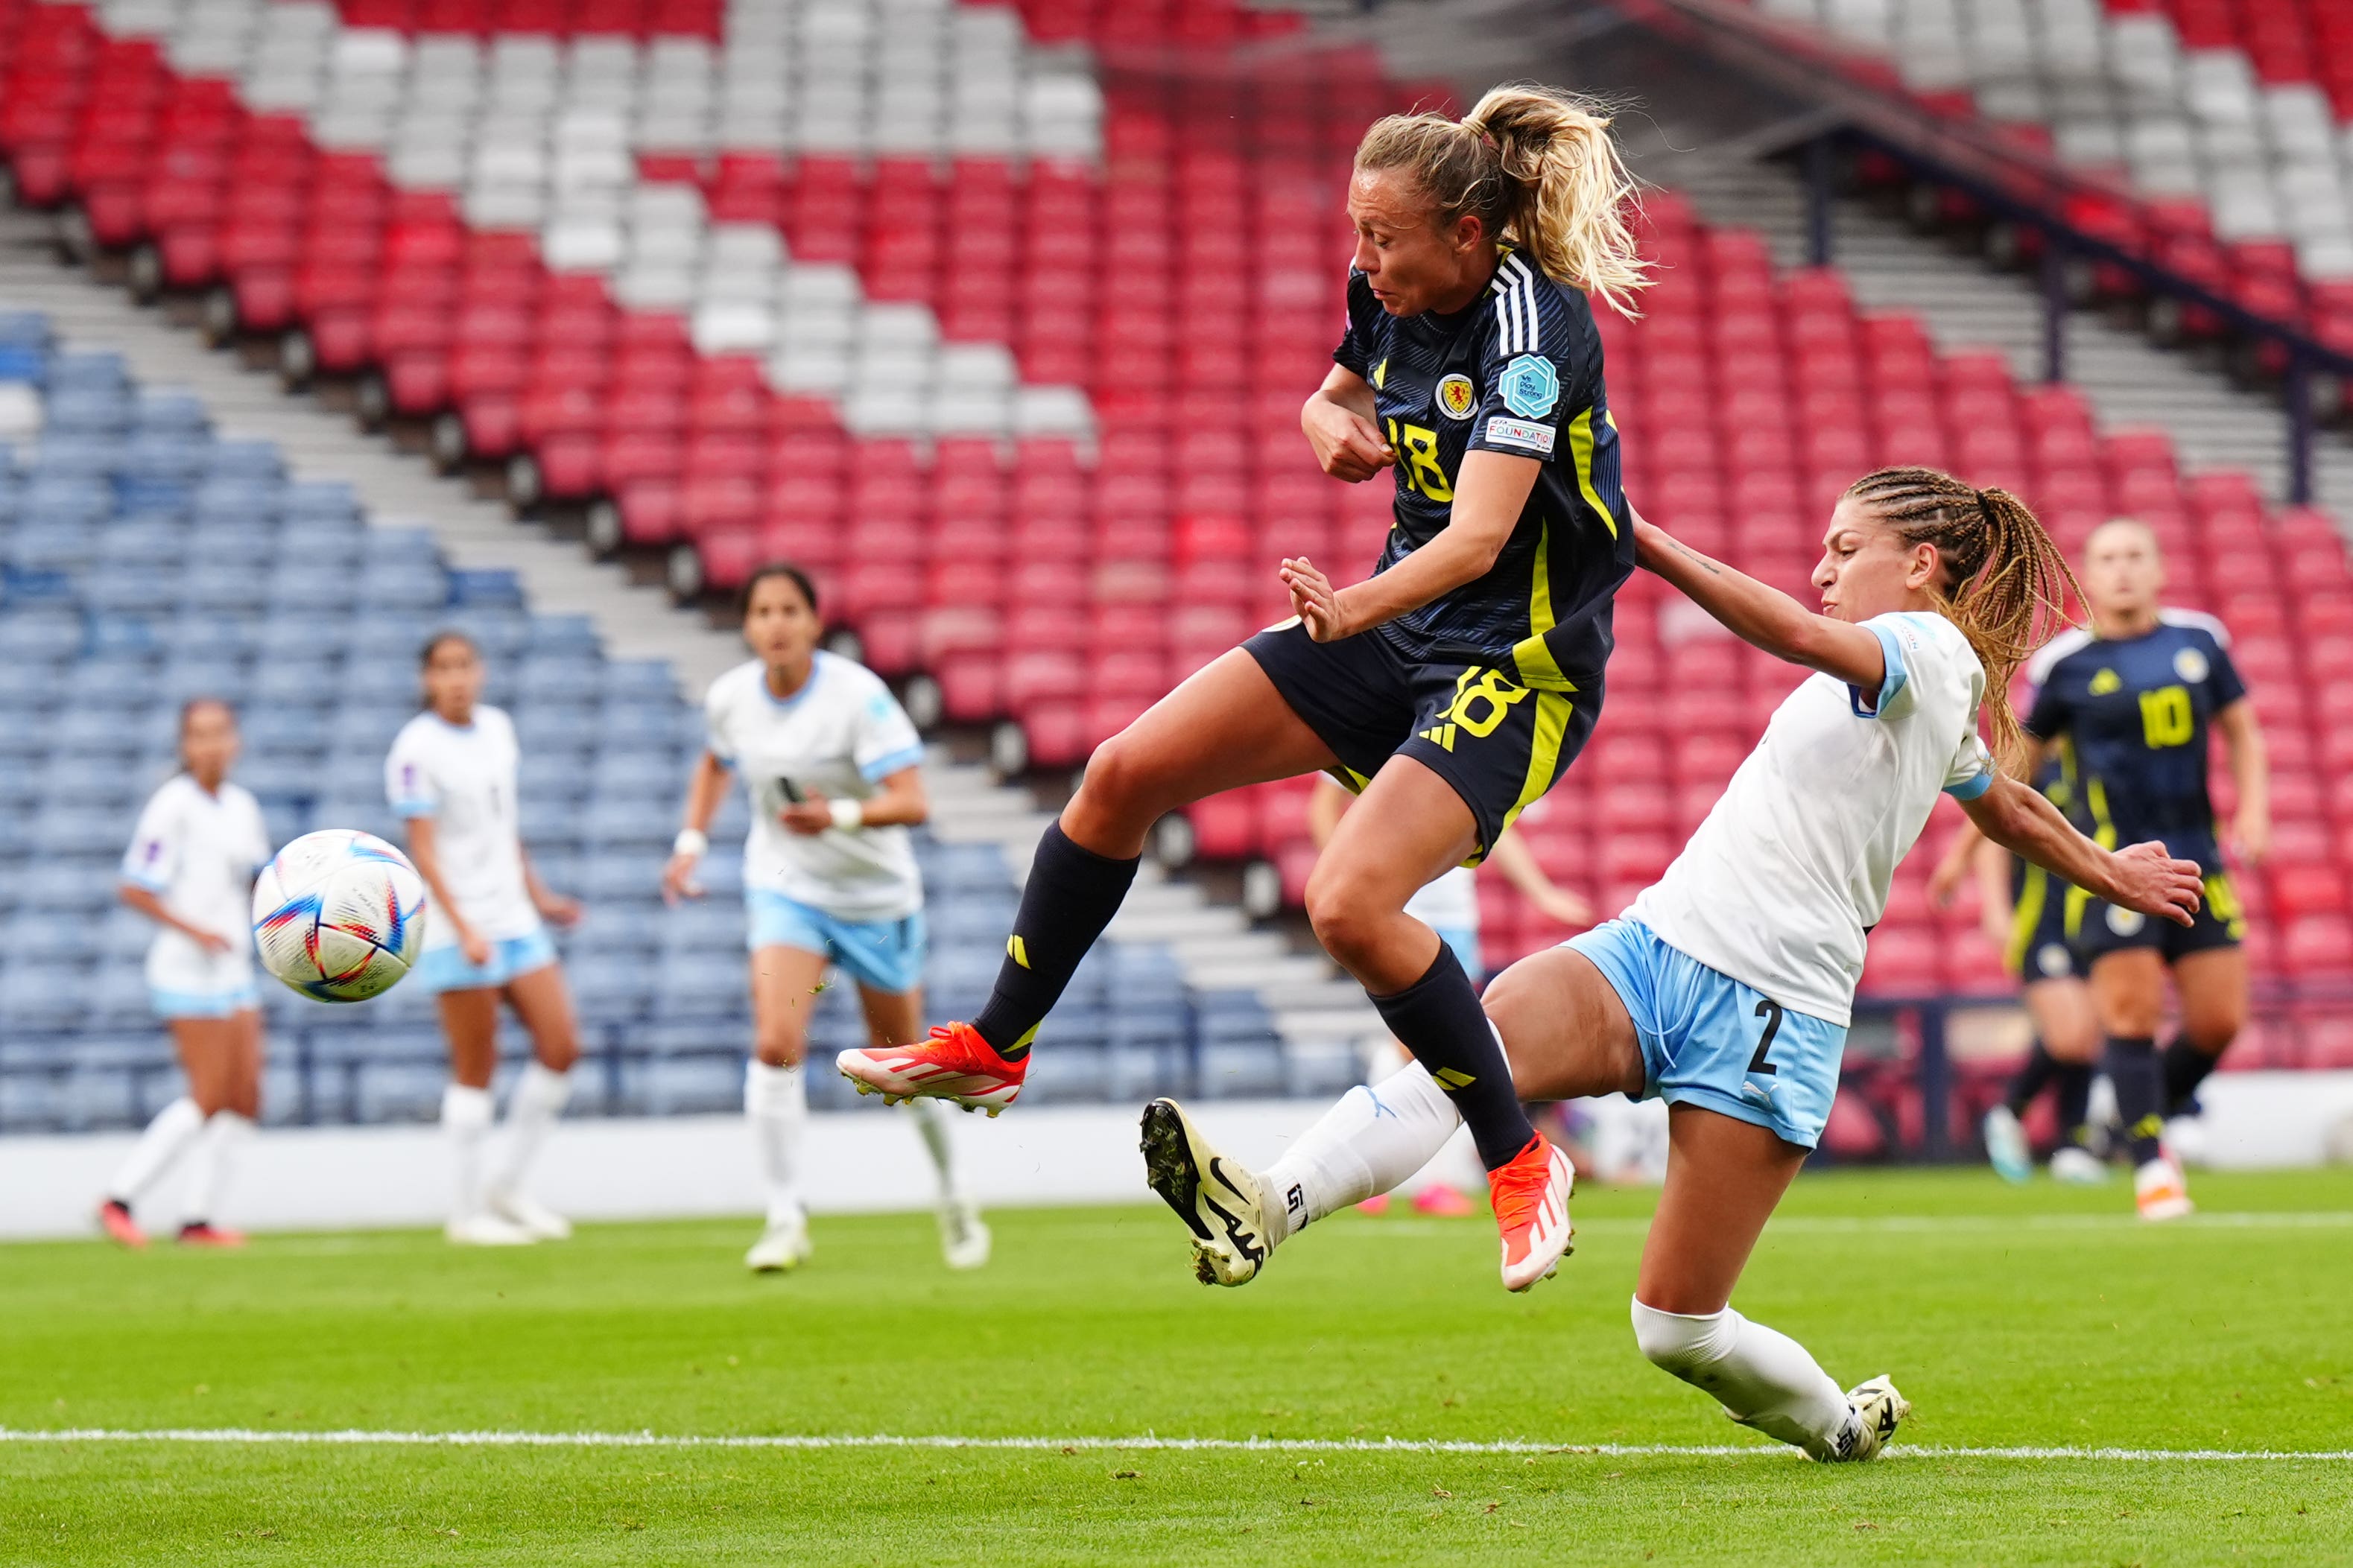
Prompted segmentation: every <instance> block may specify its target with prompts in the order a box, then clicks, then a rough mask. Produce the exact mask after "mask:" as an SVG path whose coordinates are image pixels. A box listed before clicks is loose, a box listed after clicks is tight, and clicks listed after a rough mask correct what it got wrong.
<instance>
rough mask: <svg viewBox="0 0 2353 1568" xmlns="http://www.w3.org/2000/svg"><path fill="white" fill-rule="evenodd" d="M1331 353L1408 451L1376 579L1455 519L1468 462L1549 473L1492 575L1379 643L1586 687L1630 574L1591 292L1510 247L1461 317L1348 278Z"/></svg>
mask: <svg viewBox="0 0 2353 1568" xmlns="http://www.w3.org/2000/svg"><path fill="white" fill-rule="evenodd" d="M1332 357H1333V359H1334V360H1335V361H1336V362H1337V363H1340V364H1342V365H1345V366H1346V367H1347V368H1348V369H1349V370H1352V371H1354V372H1356V374H1358V375H1360V376H1362V377H1364V379H1365V380H1366V382H1368V383H1369V384H1371V385H1372V388H1373V399H1374V404H1375V406H1376V407H1377V410H1378V413H1379V416H1380V426H1381V433H1382V435H1383V436H1385V437H1387V438H1388V443H1389V445H1390V447H1393V448H1394V449H1395V450H1396V452H1397V456H1398V460H1397V467H1396V469H1395V482H1396V485H1397V503H1396V516H1397V521H1396V525H1395V526H1394V527H1393V528H1391V530H1390V531H1389V536H1388V544H1387V545H1386V547H1384V548H1383V550H1382V551H1381V558H1380V562H1379V563H1378V565H1377V566H1376V567H1375V571H1377V572H1385V571H1387V570H1388V568H1390V567H1391V566H1394V565H1396V564H1397V563H1398V562H1399V561H1402V560H1403V559H1405V557H1406V556H1408V555H1409V554H1411V553H1412V552H1414V551H1415V550H1417V549H1419V547H1421V546H1422V545H1424V544H1427V543H1429V542H1430V540H1432V539H1433V538H1435V537H1437V535H1438V532H1439V531H1440V530H1441V529H1443V528H1445V527H1446V525H1447V524H1448V522H1449V521H1451V520H1452V517H1453V514H1454V487H1455V484H1456V482H1457V481H1458V480H1459V479H1460V478H1461V472H1462V459H1463V457H1464V456H1465V454H1467V453H1470V452H1500V453H1503V454H1504V455H1505V456H1508V457H1514V458H1535V460H1536V461H1537V462H1538V463H1540V464H1541V465H1542V467H1541V468H1540V469H1539V471H1538V474H1537V478H1536V482H1535V489H1533V490H1531V491H1530V492H1529V495H1528V499H1527V503H1526V505H1525V507H1523V508H1522V509H1521V512H1520V517H1519V521H1518V523H1517V524H1516V525H1515V526H1514V529H1513V530H1512V535H1511V538H1510V539H1509V540H1508V541H1507V542H1505V543H1504V549H1503V552H1502V553H1501V554H1500V555H1498V556H1497V557H1496V558H1495V564H1494V565H1493V567H1492V568H1490V569H1489V570H1488V572H1487V573H1486V574H1485V575H1483V576H1482V577H1479V578H1477V579H1475V580H1474V581H1472V582H1470V583H1466V584H1463V585H1462V586H1461V587H1460V588H1457V589H1455V590H1454V591H1453V592H1452V593H1451V594H1446V595H1440V597H1439V598H1437V599H1434V600H1432V601H1431V602H1430V603H1429V604H1427V605H1422V606H1421V607H1420V608H1419V609H1417V610H1413V611H1410V612H1409V613H1408V614H1406V615H1403V616H1398V618H1397V619H1395V620H1393V621H1391V622H1389V623H1388V624H1387V625H1386V626H1382V627H1381V628H1380V629H1379V632H1378V634H1377V635H1379V636H1381V637H1386V638H1387V639H1388V640H1389V641H1390V642H1391V643H1392V644H1393V645H1394V646H1395V647H1397V648H1398V650H1399V651H1400V652H1401V653H1403V654H1405V655H1406V657H1408V658H1411V659H1414V660H1418V661H1427V662H1442V661H1445V660H1449V659H1451V660H1456V661H1459V662H1463V663H1469V664H1476V665H1483V666H1488V667H1491V668H1502V669H1507V670H1515V671H1516V672H1517V674H1518V677H1519V679H1520V681H1521V683H1522V684H1524V685H1527V686H1531V687H1535V688H1538V689H1552V690H1560V689H1567V688H1568V687H1571V686H1575V685H1579V684H1586V685H1589V684H1590V683H1591V682H1592V681H1593V680H1594V679H1596V678H1597V677H1598V676H1599V674H1600V672H1601V668H1602V666H1603V665H1604V664H1605V663H1606V662H1607V661H1608V659H1609V649H1610V626H1609V602H1610V597H1611V595H1614V594H1615V593H1616V592H1617V591H1618V585H1619V584H1621V583H1623V582H1624V581H1625V580H1626V578H1627V577H1628V576H1629V575H1630V574H1631V573H1632V571H1633V569H1634V531H1633V529H1632V527H1631V526H1630V521H1629V518H1628V513H1627V508H1626V501H1625V497H1624V494H1623V493H1622V491H1621V490H1620V484H1619V461H1618V432H1617V427H1616V426H1614V425H1612V424H1611V423H1610V420H1609V401H1608V398H1607V396H1606V395H1605V394H1604V392H1603V389H1602V383H1601V336H1600V333H1599V331H1598V330H1597V329H1596V327H1595V325H1594V321H1593V310H1592V308H1591V307H1590V306H1589V305H1588V304H1587V302H1586V299H1585V296H1584V295H1583V294H1581V293H1579V292H1578V291H1577V289H1572V288H1570V287H1568V286H1567V285H1566V284H1562V283H1556V282H1555V281H1553V280H1552V279H1549V278H1546V276H1545V275H1544V274H1543V273H1541V272H1539V271H1538V270H1537V269H1536V268H1535V267H1533V266H1531V265H1530V264H1529V263H1528V262H1527V261H1526V260H1525V259H1524V258H1521V257H1518V256H1516V255H1514V254H1512V253H1511V252H1509V251H1506V252H1504V257H1503V259H1502V261H1501V263H1500V264H1499V265H1498V266H1497V268H1496V269H1495V276H1494V278H1493V280H1492V281H1490V282H1489V284H1488V286H1487V290H1486V292H1485V293H1484V294H1482V296H1481V297H1480V298H1479V299H1478V300H1477V301H1476V302H1474V303H1473V304H1472V305H1470V306H1469V307H1467V308H1466V309H1464V310H1461V311H1458V312H1456V313H1455V314H1453V315H1451V316H1442V315H1440V314H1438V313H1436V312H1434V311H1428V312H1424V313H1423V314H1421V315H1419V316H1406V317H1397V316H1391V315H1390V314H1389V313H1388V311H1387V310H1383V309H1382V308H1381V305H1380V301H1379V300H1377V299H1375V298H1374V297H1373V291H1372V287H1371V285H1370V284H1368V283H1367V282H1366V280H1365V277H1364V274H1362V273H1360V272H1352V273H1351V274H1350V275H1349V278H1348V330H1347V335H1346V336H1345V337H1344V338H1343V339H1341V341H1340V346H1339V348H1338V349H1336V350H1335V352H1334V353H1333V355H1332Z"/></svg>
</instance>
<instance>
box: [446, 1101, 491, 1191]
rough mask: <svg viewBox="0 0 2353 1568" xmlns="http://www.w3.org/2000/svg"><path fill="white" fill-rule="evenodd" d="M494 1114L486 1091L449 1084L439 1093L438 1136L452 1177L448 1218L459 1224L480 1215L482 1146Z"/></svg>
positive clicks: (487, 1135) (489, 1132)
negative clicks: (445, 1144)
mask: <svg viewBox="0 0 2353 1568" xmlns="http://www.w3.org/2000/svg"><path fill="white" fill-rule="evenodd" d="M496 1112H497V1107H496V1105H494V1104H493V1103H492V1101H491V1091H490V1090H489V1089H469V1088H467V1087H466V1086H465V1085H464V1084H462V1083H453V1084H451V1085H449V1087H448V1088H447V1089H443V1090H442V1091H441V1133H442V1136H444V1137H446V1138H448V1140H449V1157H450V1161H451V1163H452V1166H453V1173H454V1175H455V1177H456V1186H455V1187H454V1188H453V1190H452V1191H451V1193H450V1198H449V1217H450V1218H451V1219H453V1220H456V1221H458V1222H459V1223H461V1224H462V1223H463V1222H465V1221H467V1220H470V1219H471V1218H473V1217H474V1216H475V1215H478V1214H480V1213H481V1212H482V1144H483V1142H485V1141H486V1140H487V1139H488V1138H489V1137H490V1135H491V1118H492V1117H493V1116H494V1115H495V1114H496Z"/></svg>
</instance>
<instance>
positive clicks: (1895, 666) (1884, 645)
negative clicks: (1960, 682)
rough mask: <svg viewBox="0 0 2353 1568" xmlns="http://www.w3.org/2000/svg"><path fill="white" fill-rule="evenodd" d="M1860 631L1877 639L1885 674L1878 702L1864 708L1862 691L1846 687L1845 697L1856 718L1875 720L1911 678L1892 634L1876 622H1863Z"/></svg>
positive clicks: (1901, 651) (1902, 651) (1901, 652)
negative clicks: (1884, 663)
mask: <svg viewBox="0 0 2353 1568" xmlns="http://www.w3.org/2000/svg"><path fill="white" fill-rule="evenodd" d="M1862 629H1863V630H1864V631H1867V632H1869V633H1870V634H1871V635H1872V636H1873V637H1877V638H1878V639H1879V646H1880V647H1881V649H1882V650H1883V652H1884V653H1885V655H1886V663H1887V673H1886V675H1885V677H1884V678H1883V679H1882V680H1881V681H1880V683H1879V700H1878V701H1876V702H1874V703H1873V704H1872V706H1870V707H1868V708H1866V707H1864V706H1863V705H1862V689H1861V688H1859V687H1853V686H1850V687H1848V688H1847V696H1848V698H1849V700H1852V702H1853V703H1854V716H1855V717H1856V718H1858V719H1876V718H1878V717H1880V716H1881V715H1882V714H1883V713H1885V712H1886V711H1887V705H1888V704H1889V703H1891V702H1893V701H1894V700H1895V694H1896V693H1897V692H1899V691H1901V690H1903V689H1904V683H1905V681H1907V680H1909V679H1912V676H1911V673H1910V672H1909V671H1908V670H1906V669H1905V668H1904V650H1903V649H1902V648H1901V647H1898V646H1897V644H1896V641H1895V634H1894V632H1892V631H1889V630H1888V629H1887V628H1886V627H1885V626H1881V625H1880V624H1879V623H1878V622H1876V621H1865V622H1864V623H1863V624H1862Z"/></svg>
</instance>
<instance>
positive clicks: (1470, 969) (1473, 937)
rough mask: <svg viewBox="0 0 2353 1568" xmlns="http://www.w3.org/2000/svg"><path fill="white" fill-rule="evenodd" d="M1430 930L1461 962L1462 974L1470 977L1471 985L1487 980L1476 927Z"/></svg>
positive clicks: (1441, 927)
mask: <svg viewBox="0 0 2353 1568" xmlns="http://www.w3.org/2000/svg"><path fill="white" fill-rule="evenodd" d="M1430 930H1432V931H1436V932H1437V933H1438V940H1439V941H1440V942H1444V943H1445V944H1446V945H1447V946H1449V947H1451V948H1452V949H1453V950H1454V956H1455V957H1456V958H1459V959H1461V961H1462V973H1465V974H1467V975H1469V976H1470V977H1471V984H1473V985H1476V984H1479V982H1481V981H1482V980H1484V979H1486V978H1487V960H1486V957H1485V955H1484V954H1482V952H1480V951H1479V928H1478V927H1477V926H1432V927H1430Z"/></svg>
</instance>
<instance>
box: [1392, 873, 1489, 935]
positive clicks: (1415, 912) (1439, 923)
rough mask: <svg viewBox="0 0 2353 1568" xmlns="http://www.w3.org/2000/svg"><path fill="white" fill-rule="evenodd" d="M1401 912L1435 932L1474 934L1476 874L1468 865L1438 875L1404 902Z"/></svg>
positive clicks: (1477, 886) (1476, 912)
mask: <svg viewBox="0 0 2353 1568" xmlns="http://www.w3.org/2000/svg"><path fill="white" fill-rule="evenodd" d="M1405 912H1406V913H1408V914H1409V915H1411V916H1412V917H1413V918H1414V919H1416V920H1418V921H1420V922H1421V923H1422V924H1424V925H1426V926H1429V927H1430V928H1431V929H1432V930H1435V931H1477V930H1478V929H1479V874H1478V873H1477V872H1476V871H1473V870H1472V869H1471V868H1470V867H1468V866H1456V867H1454V868H1451V869H1450V870H1446V871H1442V872H1440V874H1439V875H1437V876H1436V877H1433V878H1431V879H1430V880H1429V881H1427V882H1424V883H1423V884H1422V885H1421V887H1420V888H1419V889H1418V890H1417V891H1416V892H1415V893H1414V895H1413V897H1411V898H1409V899H1408V900H1406V901H1405Z"/></svg>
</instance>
